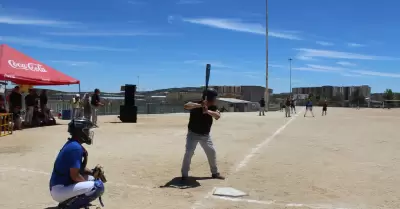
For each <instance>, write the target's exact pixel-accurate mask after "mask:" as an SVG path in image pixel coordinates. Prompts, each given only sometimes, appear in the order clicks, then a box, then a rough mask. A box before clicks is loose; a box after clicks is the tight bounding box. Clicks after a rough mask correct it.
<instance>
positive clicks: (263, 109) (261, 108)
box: [258, 98, 265, 116]
mask: <svg viewBox="0 0 400 209" xmlns="http://www.w3.org/2000/svg"><path fill="white" fill-rule="evenodd" d="M258 103H259V104H260V112H259V114H258V115H259V116H261V113H262V115H263V116H265V114H264V112H265V100H264V98H261V100H260V101H259V102H258Z"/></svg>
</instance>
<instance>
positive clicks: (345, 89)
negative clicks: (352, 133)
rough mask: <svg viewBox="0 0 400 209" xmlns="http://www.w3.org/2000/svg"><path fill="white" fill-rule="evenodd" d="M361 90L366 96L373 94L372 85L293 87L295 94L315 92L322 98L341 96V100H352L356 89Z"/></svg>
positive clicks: (314, 93)
mask: <svg viewBox="0 0 400 209" xmlns="http://www.w3.org/2000/svg"><path fill="white" fill-rule="evenodd" d="M357 90H358V91H359V92H360V94H361V95H363V96H364V97H370V96H371V87H369V86H368V85H362V86H320V87H299V88H293V89H292V92H293V94H313V95H316V96H317V95H318V96H320V97H321V99H324V98H326V99H332V98H340V99H341V100H350V99H351V97H352V96H353V94H354V92H355V91H357Z"/></svg>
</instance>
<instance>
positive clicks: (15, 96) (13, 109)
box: [9, 86, 22, 130]
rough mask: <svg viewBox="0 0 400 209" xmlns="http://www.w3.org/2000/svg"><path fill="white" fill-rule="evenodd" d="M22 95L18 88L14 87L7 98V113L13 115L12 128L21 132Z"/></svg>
mask: <svg viewBox="0 0 400 209" xmlns="http://www.w3.org/2000/svg"><path fill="white" fill-rule="evenodd" d="M21 108H22V94H21V93H20V88H19V86H15V87H14V89H13V90H12V92H11V94H10V96H9V112H10V113H12V114H13V120H14V128H15V129H16V130H21V123H22V122H21Z"/></svg>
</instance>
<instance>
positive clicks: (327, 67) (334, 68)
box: [307, 64, 347, 72]
mask: <svg viewBox="0 0 400 209" xmlns="http://www.w3.org/2000/svg"><path fill="white" fill-rule="evenodd" d="M307 66H308V67H311V68H315V69H320V70H325V71H334V72H335V71H336V72H338V71H344V70H347V69H345V68H341V67H332V66H325V65H314V64H307Z"/></svg>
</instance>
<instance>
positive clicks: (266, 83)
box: [264, 0, 269, 111]
mask: <svg viewBox="0 0 400 209" xmlns="http://www.w3.org/2000/svg"><path fill="white" fill-rule="evenodd" d="M265 52H266V53H265V54H266V57H265V58H266V59H265V96H264V98H265V104H266V105H265V111H268V109H269V91H268V0H265Z"/></svg>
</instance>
